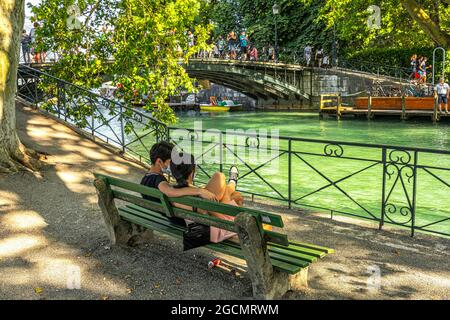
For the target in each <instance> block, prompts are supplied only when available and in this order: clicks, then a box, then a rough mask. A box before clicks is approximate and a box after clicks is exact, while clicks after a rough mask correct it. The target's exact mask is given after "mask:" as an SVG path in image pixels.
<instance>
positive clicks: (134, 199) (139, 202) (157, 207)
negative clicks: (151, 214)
mask: <svg viewBox="0 0 450 320" xmlns="http://www.w3.org/2000/svg"><path fill="white" fill-rule="evenodd" d="M113 195H114V198H116V199H119V200H123V201H126V202H129V203H132V204H134V205H136V206H139V207H143V208H145V209H148V210H154V211H158V212H164V209H163V206H162V204H161V203H157V202H155V201H149V200H145V199H143V198H142V197H138V196H135V195H132V194H128V193H125V192H122V191H119V190H113Z"/></svg>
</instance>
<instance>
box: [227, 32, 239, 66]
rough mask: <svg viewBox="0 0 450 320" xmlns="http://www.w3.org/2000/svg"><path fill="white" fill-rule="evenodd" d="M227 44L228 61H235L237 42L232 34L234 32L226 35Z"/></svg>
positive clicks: (234, 34)
mask: <svg viewBox="0 0 450 320" xmlns="http://www.w3.org/2000/svg"><path fill="white" fill-rule="evenodd" d="M227 42H228V52H229V54H230V59H231V60H235V59H236V42H237V37H236V33H234V31H231V32H230V33H229V34H228V37H227Z"/></svg>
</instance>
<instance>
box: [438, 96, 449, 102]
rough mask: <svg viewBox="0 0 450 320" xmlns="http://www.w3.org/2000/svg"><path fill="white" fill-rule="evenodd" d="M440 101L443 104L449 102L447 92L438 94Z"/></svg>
mask: <svg viewBox="0 0 450 320" xmlns="http://www.w3.org/2000/svg"><path fill="white" fill-rule="evenodd" d="M438 103H439V104H441V103H443V104H447V103H448V99H447V95H445V94H440V95H438Z"/></svg>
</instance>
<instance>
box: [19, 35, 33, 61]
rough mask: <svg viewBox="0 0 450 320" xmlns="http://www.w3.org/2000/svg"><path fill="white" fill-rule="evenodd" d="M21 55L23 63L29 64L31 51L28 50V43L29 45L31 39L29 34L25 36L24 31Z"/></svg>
mask: <svg viewBox="0 0 450 320" xmlns="http://www.w3.org/2000/svg"><path fill="white" fill-rule="evenodd" d="M20 42H21V44H22V53H23V61H24V62H25V63H31V50H30V43H31V37H30V35H29V34H27V31H26V30H23V31H22V39H21V41H20Z"/></svg>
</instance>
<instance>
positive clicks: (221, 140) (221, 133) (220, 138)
mask: <svg viewBox="0 0 450 320" xmlns="http://www.w3.org/2000/svg"><path fill="white" fill-rule="evenodd" d="M219 161H220V164H219V171H220V172H223V132H222V131H221V132H220V135H219Z"/></svg>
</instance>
